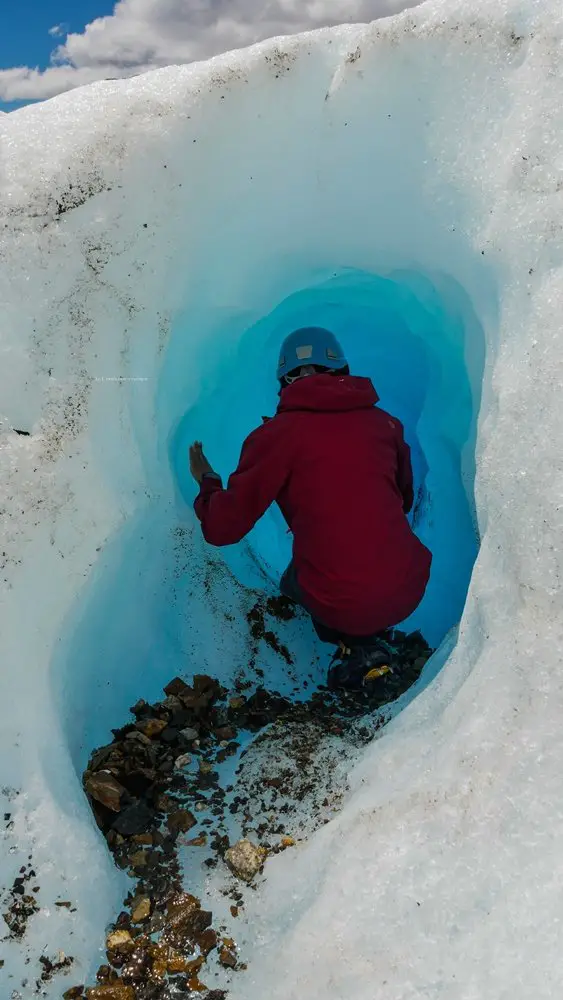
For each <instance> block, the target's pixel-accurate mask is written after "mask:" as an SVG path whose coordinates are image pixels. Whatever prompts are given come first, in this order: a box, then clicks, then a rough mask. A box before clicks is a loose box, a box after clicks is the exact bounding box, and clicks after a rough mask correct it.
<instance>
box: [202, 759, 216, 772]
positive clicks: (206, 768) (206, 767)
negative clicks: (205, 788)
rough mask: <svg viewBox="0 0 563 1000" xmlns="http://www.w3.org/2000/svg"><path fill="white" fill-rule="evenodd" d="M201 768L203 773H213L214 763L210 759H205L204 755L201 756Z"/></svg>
mask: <svg viewBox="0 0 563 1000" xmlns="http://www.w3.org/2000/svg"><path fill="white" fill-rule="evenodd" d="M199 770H200V773H201V774H211V772H212V770H213V764H212V763H211V762H210V761H208V760H204V759H203V757H200V758H199Z"/></svg>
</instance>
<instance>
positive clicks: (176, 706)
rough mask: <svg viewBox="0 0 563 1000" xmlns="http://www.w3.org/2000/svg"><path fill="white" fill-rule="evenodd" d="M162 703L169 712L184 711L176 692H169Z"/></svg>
mask: <svg viewBox="0 0 563 1000" xmlns="http://www.w3.org/2000/svg"><path fill="white" fill-rule="evenodd" d="M162 705H163V707H164V708H165V709H166V710H167V711H168V712H181V711H182V702H181V701H180V699H179V698H178V697H176V695H175V694H169V695H168V697H167V698H165V699H164V701H163V702H162Z"/></svg>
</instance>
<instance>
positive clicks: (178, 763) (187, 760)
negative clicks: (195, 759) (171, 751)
mask: <svg viewBox="0 0 563 1000" xmlns="http://www.w3.org/2000/svg"><path fill="white" fill-rule="evenodd" d="M191 762H192V758H191V755H190V754H189V753H182V754H180V756H179V757H176V760H175V762H174V767H175V768H176V770H177V771H181V770H182V769H183V768H184V767H187V766H188V764H191Z"/></svg>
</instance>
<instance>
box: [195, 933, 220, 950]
mask: <svg viewBox="0 0 563 1000" xmlns="http://www.w3.org/2000/svg"><path fill="white" fill-rule="evenodd" d="M195 943H196V944H197V946H198V948H199V950H200V951H201V954H202V955H205V957H206V958H207V956H208V955H209V953H210V952H211V951H213V949H214V948H216V947H217V933H216V932H215V931H214V930H213V928H212V927H208V928H207V930H205V931H203V932H202V933H201V934H199V935H198V936H197V938H196V942H195Z"/></svg>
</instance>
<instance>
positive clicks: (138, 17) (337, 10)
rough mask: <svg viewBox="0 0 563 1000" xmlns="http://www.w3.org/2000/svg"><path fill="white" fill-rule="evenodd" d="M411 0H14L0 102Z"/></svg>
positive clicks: (387, 10) (370, 14)
mask: <svg viewBox="0 0 563 1000" xmlns="http://www.w3.org/2000/svg"><path fill="white" fill-rule="evenodd" d="M416 2H418V0H117V3H116V2H115V0H113V2H112V0H23V2H22V0H19V2H18V0H16V2H15V3H14V2H12V3H10V4H9V6H8V9H7V11H6V12H5V13H4V16H3V18H2V21H3V25H2V28H3V33H2V36H1V38H0V102H4V105H5V106H10V105H11V104H12V102H26V101H31V100H41V99H44V98H47V97H53V96H54V95H55V94H59V93H61V92H62V91H64V90H70V89H71V88H72V87H78V86H80V85H81V84H84V83H91V82H92V81H93V80H100V79H105V78H107V77H120V76H128V75H131V74H133V73H138V72H141V71H143V70H145V69H150V68H153V67H156V66H166V65H168V64H170V63H185V62H191V61H192V60H194V59H201V58H205V57H207V56H210V55H215V54H216V53H218V52H224V51H225V50H227V49H232V48H237V47H238V46H241V45H248V44H249V43H251V42H254V41H257V40H259V39H262V38H267V37H269V36H272V35H279V34H289V33H292V32H296V31H303V30H306V29H309V28H318V27H322V26H324V25H329V24H338V23H340V22H354V21H371V20H373V19H374V18H376V17H381V16H385V15H387V14H392V13H395V12H396V11H397V10H401V9H403V8H404V7H412V6H415V4H416Z"/></svg>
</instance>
